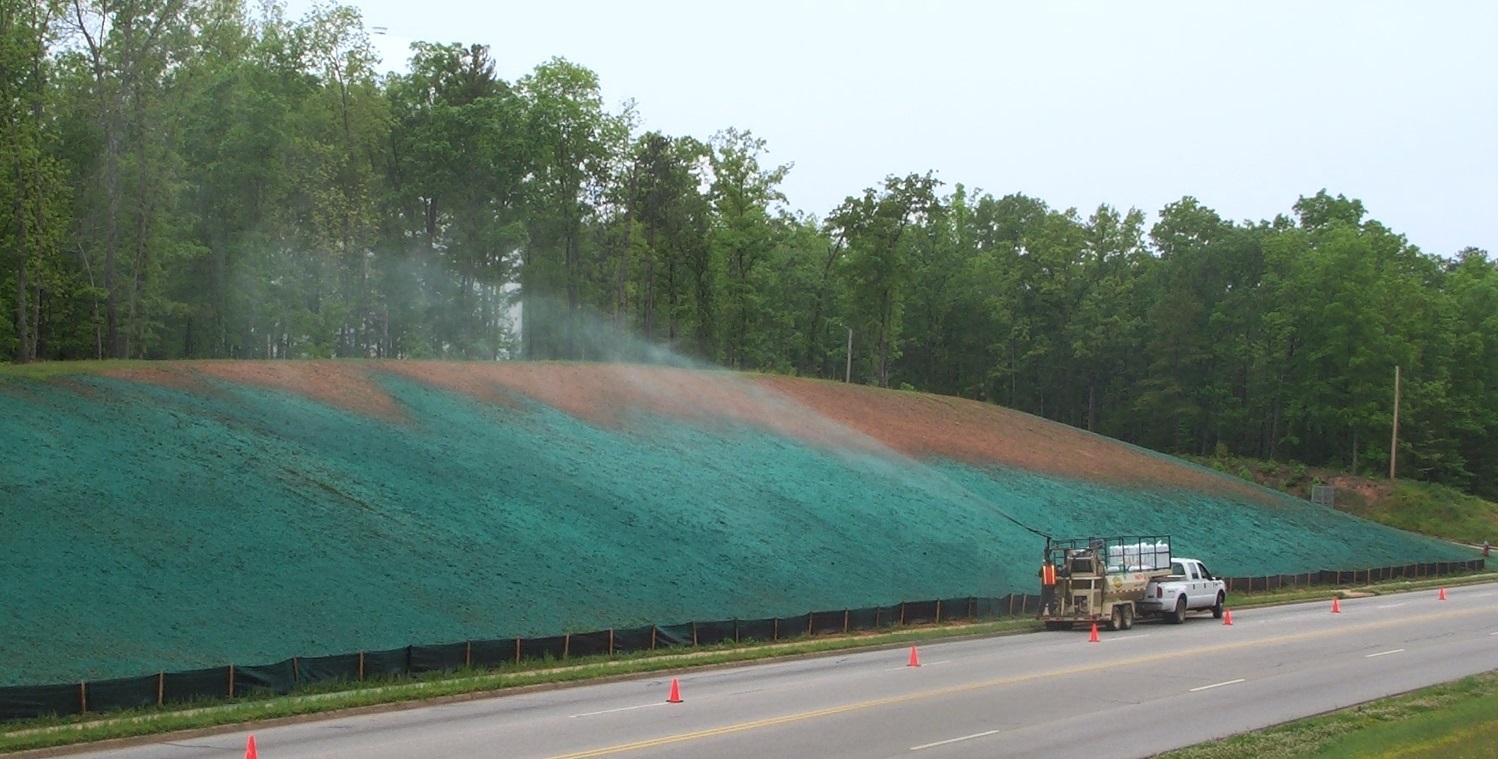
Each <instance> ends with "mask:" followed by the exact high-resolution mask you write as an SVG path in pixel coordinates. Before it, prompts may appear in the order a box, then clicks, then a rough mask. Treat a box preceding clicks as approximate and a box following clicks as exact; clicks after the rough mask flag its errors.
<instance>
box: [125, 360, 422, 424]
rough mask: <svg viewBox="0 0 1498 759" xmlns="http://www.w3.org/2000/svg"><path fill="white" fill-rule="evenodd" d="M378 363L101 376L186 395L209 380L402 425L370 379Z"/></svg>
mask: <svg viewBox="0 0 1498 759" xmlns="http://www.w3.org/2000/svg"><path fill="white" fill-rule="evenodd" d="M379 366H382V365H381V364H377V363H361V362H354V361H191V362H178V363H172V364H165V365H163V368H161V369H152V368H130V369H111V370H109V371H107V372H106V374H108V375H110V376H114V377H120V378H122V379H132V380H136V381H140V382H149V383H152V384H157V385H164V386H167V387H172V388H176V389H181V390H188V391H191V392H203V391H204V389H205V388H207V387H208V385H207V383H205V382H203V381H202V378H203V377H210V378H213V379H217V380H223V381H225V382H233V383H236V384H242V385H251V386H255V387H261V388H265V389H268V390H280V391H283V392H288V393H293V394H296V395H301V396H303V397H306V398H310V399H312V400H315V401H318V402H320V403H326V404H328V405H330V406H337V407H339V408H343V409H347V410H349V411H354V412H357V413H360V414H368V415H370V416H374V417H378V418H381V419H387V420H390V421H397V422H398V421H404V420H405V418H406V416H405V412H404V411H403V410H402V409H401V407H400V406H399V405H398V404H397V403H396V402H395V399H394V398H392V397H390V394H389V393H387V392H385V390H384V389H383V388H381V387H380V386H379V385H378V384H376V383H375V381H374V380H373V378H372V377H371V376H370V373H371V370H372V369H374V368H376V367H379Z"/></svg>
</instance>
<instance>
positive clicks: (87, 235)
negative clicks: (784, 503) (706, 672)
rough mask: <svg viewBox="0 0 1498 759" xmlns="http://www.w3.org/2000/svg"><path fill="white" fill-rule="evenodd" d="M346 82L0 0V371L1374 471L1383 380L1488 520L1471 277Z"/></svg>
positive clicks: (424, 68) (1410, 459) (216, 6)
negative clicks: (27, 368)
mask: <svg viewBox="0 0 1498 759" xmlns="http://www.w3.org/2000/svg"><path fill="white" fill-rule="evenodd" d="M376 65H377V61H376V59H375V57H374V55H373V53H372V51H371V48H370V45H369V40H368V38H367V36H366V31H365V28H364V25H363V22H362V21H361V19H360V18H359V15H358V13H357V11H355V10H353V9H351V8H347V7H321V8H319V9H317V10H315V11H314V12H313V13H312V14H311V15H309V16H307V17H306V18H302V19H288V18H286V17H284V14H283V12H282V10H281V9H280V8H279V7H278V6H276V5H274V4H268V5H262V4H260V3H243V2H240V1H239V0H0V285H3V287H0V307H3V313H4V314H5V318H4V319H3V320H0V358H3V359H5V360H11V361H17V362H26V361H31V360H35V359H48V360H65V359H81V358H161V359H170V358H208V357H213V358H298V357H322V356H338V357H388V358H418V357H446V358H470V359H490V360H493V359H499V358H529V359H608V358H616V357H626V356H625V354H624V353H623V352H622V348H621V346H622V342H621V341H618V340H614V339H598V336H599V335H600V334H605V333H608V332H609V331H611V330H612V331H613V332H612V334H616V335H617V334H618V333H619V332H620V331H625V332H628V333H630V334H632V335H636V336H638V337H639V338H640V339H643V340H644V341H645V342H646V343H647V344H650V345H653V346H657V347H659V348H661V349H666V350H670V351H673V352H675V353H678V354H683V355H686V356H690V357H693V358H697V359H700V360H703V361H705V362H709V363H715V364H720V365H725V366H731V367H734V368H739V369H747V370H762V371H773V372H789V373H796V374H802V375H811V376H822V377H828V378H842V376H843V374H844V372H845V371H848V367H849V366H850V364H851V372H852V376H853V379H854V381H858V382H868V383H874V384H878V385H881V386H894V387H912V388H917V389H920V390H926V391H931V392H936V393H945V394H953V395H962V396H968V397H975V398H980V399H983V400H987V401H990V402H995V403H1002V404H1004V405H1007V406H1011V407H1014V408H1017V409H1020V410H1023V411H1028V412H1032V413H1036V414H1041V415H1044V416H1047V417H1050V418H1053V419H1057V420H1060V421H1063V422H1067V423H1069V424H1073V425H1077V426H1079V427H1083V428H1086V429H1089V430H1093V431H1096V432H1098V433H1101V434H1105V435H1109V436H1113V437H1118V438H1122V439H1124V440H1129V441H1133V442H1136V443H1139V444H1141V445H1144V446H1148V447H1151V448H1155V449H1158V450H1163V451H1170V452H1183V453H1197V454H1201V453H1210V452H1213V451H1216V450H1221V449H1226V450H1230V451H1232V452H1233V453H1240V454H1245V455H1250V456H1260V457H1271V458H1294V459H1298V460H1302V461H1305V462H1307V463H1313V464H1337V465H1341V466H1345V467H1348V468H1352V469H1358V470H1375V471H1383V470H1385V469H1386V468H1387V466H1388V458H1389V431H1390V428H1391V426H1392V422H1393V419H1392V412H1393V408H1392V401H1393V395H1394V387H1393V385H1394V367H1395V366H1399V367H1400V368H1401V371H1402V373H1403V377H1404V382H1403V385H1402V395H1403V405H1402V407H1401V415H1400V429H1401V439H1400V458H1399V465H1400V469H1401V471H1402V472H1403V473H1405V474H1408V475H1411V476H1420V477H1425V478H1429V479H1434V480H1439V481H1444V482H1449V483H1454V484H1457V485H1462V486H1465V487H1468V488H1470V489H1473V490H1475V491H1477V492H1479V493H1484V494H1487V495H1490V496H1491V495H1498V379H1495V378H1498V271H1495V266H1494V261H1493V260H1492V258H1491V257H1490V256H1489V255H1488V254H1487V253H1486V252H1484V251H1479V250H1473V249H1468V250H1463V251H1459V252H1457V251H1445V252H1442V253H1446V254H1449V255H1433V254H1431V253H1426V252H1423V251H1421V250H1420V249H1419V248H1417V247H1416V246H1415V245H1413V244H1411V242H1410V241H1408V240H1406V239H1405V238H1404V237H1403V236H1402V235H1400V234H1398V233H1397V232H1395V231H1393V230H1390V229H1389V228H1387V227H1385V226H1384V225H1382V224H1380V223H1379V222H1378V221H1376V220H1374V219H1373V218H1371V216H1370V214H1369V211H1368V209H1366V208H1364V206H1363V204H1362V203H1361V202H1359V201H1357V200H1355V199H1349V198H1347V197H1344V196H1342V195H1332V194H1330V193H1328V192H1326V191H1320V192H1316V193H1314V194H1313V195H1310V196H1308V197H1302V198H1299V199H1293V202H1292V203H1291V205H1290V207H1289V210H1288V211H1287V212H1286V213H1285V214H1283V215H1281V216H1277V217H1276V218H1273V219H1267V220H1261V221H1241V222H1240V221H1232V220H1228V219H1224V218H1222V217H1221V216H1219V215H1218V214H1217V213H1216V212H1214V211H1213V210H1212V209H1211V208H1209V207H1207V206H1206V205H1205V204H1203V203H1202V202H1200V201H1199V200H1197V199H1195V198H1191V197H1184V198H1182V199H1181V200H1179V201H1177V202H1174V203H1171V204H1170V205H1168V206H1166V207H1165V208H1163V209H1161V210H1160V211H1159V213H1158V216H1157V217H1155V218H1154V219H1153V221H1151V219H1150V218H1149V217H1147V216H1146V214H1145V213H1144V212H1142V211H1140V210H1138V209H1128V210H1120V209H1116V208H1113V207H1111V206H1108V205H1103V206H1101V207H1099V208H1096V209H1092V210H1090V211H1088V210H1082V211H1079V210H1077V209H1056V208H1051V207H1049V206H1048V205H1047V204H1046V203H1045V202H1044V201H1043V200H1041V199H1038V198H1031V197H1026V196H1023V195H1011V196H1006V197H1000V198H995V197H993V196H991V195H988V194H984V193H981V192H977V191H974V190H971V189H969V188H966V187H963V186H962V185H946V184H943V182H942V181H940V180H939V179H938V178H937V177H935V176H934V175H933V174H931V173H907V174H903V175H901V174H892V175H891V176H889V177H888V178H887V179H886V180H884V181H883V182H881V183H879V184H878V185H876V186H873V187H869V188H866V189H862V190H857V189H855V188H849V190H850V194H849V196H848V199H847V200H846V201H845V202H844V203H843V204H841V205H840V206H839V207H838V208H837V209H836V210H834V211H833V212H832V213H831V214H830V215H829V216H828V218H827V219H825V220H819V219H816V218H814V217H811V216H808V215H805V214H801V213H797V212H795V211H794V210H792V209H790V208H788V207H787V206H786V204H785V199H784V197H783V196H782V195H781V193H780V190H779V184H780V183H781V181H782V180H783V179H784V178H785V176H786V173H787V172H788V171H790V170H791V167H790V165H789V164H785V165H777V164H775V163H774V162H773V161H772V160H771V159H770V151H769V147H768V146H767V145H766V143H765V142H764V141H763V140H761V139H759V138H757V137H755V136H754V135H753V134H752V133H751V132H749V131H746V130H743V129H741V128H731V127H728V126H727V125H725V129H724V130H723V131H722V132H720V133H718V134H715V135H701V136H691V135H679V136H672V135H666V134H661V133H659V132H644V133H642V132H641V131H640V130H639V128H638V127H637V125H638V123H639V121H640V119H639V118H638V116H637V115H636V114H635V113H634V111H633V107H632V106H629V105H626V106H623V107H620V108H618V109H616V110H611V108H610V106H609V105H608V104H606V103H605V102H604V101H603V98H602V97H601V94H600V89H599V82H598V78H597V76H596V75H594V73H593V72H591V71H589V70H588V69H586V68H584V67H582V66H579V65H577V64H576V63H572V62H569V61H566V60H561V59H554V60H550V61H545V62H542V63H540V64H539V65H538V66H536V68H535V69H534V70H533V71H532V72H531V73H529V74H527V75H526V76H523V77H521V78H520V79H519V80H518V81H514V82H507V81H504V80H502V79H500V78H499V77H498V76H497V75H496V73H495V66H494V63H493V60H492V58H491V54H490V51H489V50H488V49H487V48H486V47H484V46H482V45H462V44H434V43H418V44H416V45H413V47H412V51H411V58H410V65H409V66H408V67H407V71H408V72H409V73H405V74H400V75H390V76H382V75H379V74H378V73H377V69H376ZM993 149H996V150H1002V149H1004V146H1002V145H996V146H993ZM1018 149H1022V148H1018ZM875 161H877V156H870V162H871V163H872V162H875ZM892 168H895V167H892ZM899 168H901V169H902V170H908V169H911V168H917V169H918V167H899ZM1308 189H1309V188H1308ZM1286 200H1287V201H1292V199H1290V198H1287V199H1286ZM850 330H851V332H852V354H851V357H850V355H849V354H848V353H847V350H848V347H847V346H848V332H849V331H850ZM850 358H851V362H850V361H849V359H850Z"/></svg>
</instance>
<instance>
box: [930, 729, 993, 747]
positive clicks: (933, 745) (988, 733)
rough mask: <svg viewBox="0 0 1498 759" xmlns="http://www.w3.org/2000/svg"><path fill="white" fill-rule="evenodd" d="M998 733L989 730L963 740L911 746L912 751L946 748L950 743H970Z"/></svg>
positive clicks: (953, 739) (956, 739) (948, 740)
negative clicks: (975, 739) (938, 747)
mask: <svg viewBox="0 0 1498 759" xmlns="http://www.w3.org/2000/svg"><path fill="white" fill-rule="evenodd" d="M997 732H999V731H997V730H989V731H988V732H986V733H973V734H972V735H964V736H962V737H961V738H948V739H946V740H944V741H937V742H935V743H922V744H921V745H919V746H911V747H910V750H911V751H920V750H921V749H923V748H935V747H937V746H945V745H947V744H948V743H957V742H958V741H970V740H972V739H974V738H983V737H987V736H990V735H993V734H995V733H997Z"/></svg>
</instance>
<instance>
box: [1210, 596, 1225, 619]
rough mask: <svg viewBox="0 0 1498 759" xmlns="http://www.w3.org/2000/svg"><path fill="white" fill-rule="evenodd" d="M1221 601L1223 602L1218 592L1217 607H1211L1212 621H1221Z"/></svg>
mask: <svg viewBox="0 0 1498 759" xmlns="http://www.w3.org/2000/svg"><path fill="white" fill-rule="evenodd" d="M1222 601H1223V598H1222V592H1221V591H1219V592H1218V593H1217V605H1215V606H1213V607H1212V618H1213V619H1222Z"/></svg>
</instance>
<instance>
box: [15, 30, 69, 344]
mask: <svg viewBox="0 0 1498 759" xmlns="http://www.w3.org/2000/svg"><path fill="white" fill-rule="evenodd" d="M55 12H56V9H55V8H54V7H53V6H52V5H50V4H48V3H45V2H42V1H41V0H0V209H3V210H4V212H3V213H0V252H6V251H8V253H9V255H8V256H7V257H8V258H10V259H11V261H12V263H11V265H10V266H8V267H7V269H8V271H9V273H11V274H13V275H14V277H15V280H14V282H13V287H11V288H6V291H8V292H12V293H14V294H15V298H16V300H15V303H14V310H13V311H9V313H12V314H14V316H15V321H14V322H8V321H0V324H5V325H6V326H7V327H10V329H8V330H5V331H0V355H4V354H9V355H11V356H12V357H13V358H14V360H15V361H16V362H17V363H26V362H27V361H30V360H31V359H32V358H35V357H36V356H37V355H38V352H37V351H38V346H39V344H40V341H41V332H42V319H41V313H42V310H41V309H42V299H43V293H44V292H46V290H47V288H48V287H57V286H58V285H61V284H62V282H61V277H58V276H57V275H56V273H55V272H56V270H57V268H58V267H59V263H58V262H57V257H58V254H59V248H60V245H61V243H62V239H63V234H64V229H65V222H66V218H65V214H64V211H63V208H64V203H65V196H64V191H65V189H66V188H65V186H64V184H63V177H62V169H61V167H60V166H59V165H58V164H57V161H56V160H55V158H54V157H53V156H52V155H51V150H52V147H53V145H54V143H55V140H56V135H55V134H54V133H53V132H52V131H51V129H50V128H49V121H50V119H51V118H52V114H50V113H49V112H48V111H49V109H48V105H49V101H50V99H51V97H52V92H51V87H52V83H51V81H50V74H51V62H50V61H49V60H48V57H47V52H46V42H47V39H48V37H49V35H50V34H51V33H52V26H53V24H54V23H55V20H56V17H55ZM59 289H60V288H59ZM7 333H8V334H7Z"/></svg>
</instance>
